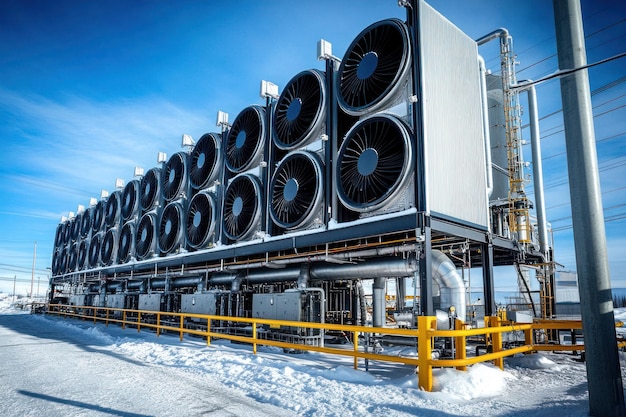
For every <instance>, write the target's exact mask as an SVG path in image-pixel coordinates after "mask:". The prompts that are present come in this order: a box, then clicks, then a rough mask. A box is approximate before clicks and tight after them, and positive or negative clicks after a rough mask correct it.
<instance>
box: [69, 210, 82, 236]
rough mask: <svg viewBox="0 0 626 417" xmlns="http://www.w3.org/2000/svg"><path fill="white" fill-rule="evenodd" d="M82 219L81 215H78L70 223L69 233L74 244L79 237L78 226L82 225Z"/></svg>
mask: <svg viewBox="0 0 626 417" xmlns="http://www.w3.org/2000/svg"><path fill="white" fill-rule="evenodd" d="M82 218H83V215H82V213H79V214H77V215H76V217H74V219H73V220H72V222H71V223H70V224H71V225H72V230H71V232H70V233H71V239H72V242H76V241H77V240H78V238H79V237H80V226H81V223H82Z"/></svg>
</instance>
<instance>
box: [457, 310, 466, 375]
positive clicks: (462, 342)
mask: <svg viewBox="0 0 626 417" xmlns="http://www.w3.org/2000/svg"><path fill="white" fill-rule="evenodd" d="M464 328H465V323H463V320H459V319H456V320H455V321H454V329H455V330H464ZM454 339H455V342H454V344H455V345H456V350H455V352H454V358H455V359H465V358H466V357H467V352H466V350H467V339H465V336H456V337H455V338H454ZM456 369H457V370H459V371H466V370H467V366H465V365H462V366H457V367H456Z"/></svg>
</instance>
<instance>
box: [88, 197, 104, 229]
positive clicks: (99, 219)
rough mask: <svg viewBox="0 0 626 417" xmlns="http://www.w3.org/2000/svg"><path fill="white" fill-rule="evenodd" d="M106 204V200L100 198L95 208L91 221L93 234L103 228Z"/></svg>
mask: <svg viewBox="0 0 626 417" xmlns="http://www.w3.org/2000/svg"><path fill="white" fill-rule="evenodd" d="M105 205H106V201H105V200H100V201H98V203H96V205H95V206H94V208H93V215H92V218H91V219H92V222H91V231H92V234H96V233H98V232H99V231H100V229H102V224H103V223H104V207H105Z"/></svg>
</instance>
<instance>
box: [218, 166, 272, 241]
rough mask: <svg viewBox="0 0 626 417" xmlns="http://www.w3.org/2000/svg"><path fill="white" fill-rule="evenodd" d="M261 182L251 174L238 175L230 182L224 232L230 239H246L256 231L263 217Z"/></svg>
mask: <svg viewBox="0 0 626 417" xmlns="http://www.w3.org/2000/svg"><path fill="white" fill-rule="evenodd" d="M262 195H263V194H262V192H261V182H260V180H259V179H258V178H257V177H255V176H253V175H250V174H243V175H238V176H237V177H235V178H233V180H232V181H231V182H230V184H228V187H227V189H226V193H225V196H224V215H223V225H224V234H225V235H226V237H227V238H228V239H230V240H244V239H247V238H248V237H250V236H251V235H252V233H254V231H255V226H256V225H258V223H259V221H260V218H261V206H262V203H261V196H262Z"/></svg>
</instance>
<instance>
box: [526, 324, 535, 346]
mask: <svg viewBox="0 0 626 417" xmlns="http://www.w3.org/2000/svg"><path fill="white" fill-rule="evenodd" d="M524 342H525V343H526V344H527V345H531V346H533V345H534V344H535V341H534V340H533V327H532V326H531V328H530V329H526V330H524Z"/></svg>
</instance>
